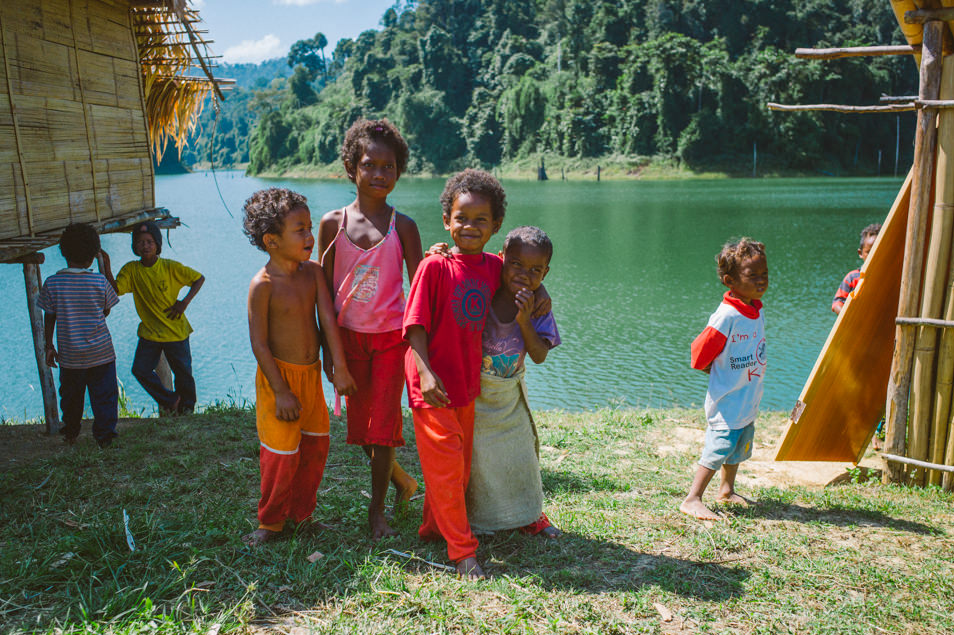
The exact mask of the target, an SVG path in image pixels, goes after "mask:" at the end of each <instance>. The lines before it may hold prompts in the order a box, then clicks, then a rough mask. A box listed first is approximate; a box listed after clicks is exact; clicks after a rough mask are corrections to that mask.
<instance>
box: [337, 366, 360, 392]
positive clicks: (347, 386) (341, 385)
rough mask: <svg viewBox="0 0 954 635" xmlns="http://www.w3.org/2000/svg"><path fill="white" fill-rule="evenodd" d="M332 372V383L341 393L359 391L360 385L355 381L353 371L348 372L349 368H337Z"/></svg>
mask: <svg viewBox="0 0 954 635" xmlns="http://www.w3.org/2000/svg"><path fill="white" fill-rule="evenodd" d="M331 374H332V376H331V383H332V384H333V385H334V387H335V390H336V391H338V394H339V395H342V396H347V395H353V394H354V393H356V392H357V391H358V387H357V385H355V383H354V378H353V377H352V376H351V373H349V372H348V369H347V368H335V369H333V370H332V373H331Z"/></svg>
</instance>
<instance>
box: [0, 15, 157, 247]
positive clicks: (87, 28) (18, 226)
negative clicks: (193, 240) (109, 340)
mask: <svg viewBox="0 0 954 635" xmlns="http://www.w3.org/2000/svg"><path fill="white" fill-rule="evenodd" d="M0 58H2V64H0V240H2V239H15V238H18V237H28V236H31V235H35V234H37V233H41V232H47V231H53V230H58V229H61V228H63V227H65V226H66V225H68V224H69V223H71V222H80V221H83V222H92V221H97V220H106V219H109V218H112V217H115V216H120V215H123V214H127V213H129V212H133V211H136V210H140V209H143V208H149V207H153V206H154V192H153V167H152V158H151V155H150V151H149V144H148V139H147V132H146V120H145V117H146V116H145V113H144V110H143V99H142V90H141V79H140V73H139V60H138V52H137V49H136V44H135V39H134V37H133V33H132V29H131V23H130V17H129V3H128V2H122V1H119V0H3V1H2V2H0ZM11 106H12V108H11ZM13 113H15V117H14V115H13Z"/></svg>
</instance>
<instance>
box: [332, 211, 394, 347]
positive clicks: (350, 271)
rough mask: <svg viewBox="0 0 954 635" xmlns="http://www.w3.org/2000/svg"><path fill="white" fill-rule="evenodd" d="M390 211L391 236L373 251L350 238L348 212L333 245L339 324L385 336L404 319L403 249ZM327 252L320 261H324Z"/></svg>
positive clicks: (387, 236) (383, 239)
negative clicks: (361, 246) (384, 334)
mask: <svg viewBox="0 0 954 635" xmlns="http://www.w3.org/2000/svg"><path fill="white" fill-rule="evenodd" d="M395 215H396V213H395V212H394V211H392V212H391V222H390V223H389V224H388V233H387V234H385V235H384V238H382V239H381V241H380V242H379V243H378V244H376V245H373V246H372V247H371V248H370V249H361V248H360V247H358V246H357V245H355V244H354V243H353V242H351V239H350V238H348V231H347V228H348V210H347V209H344V210H342V219H341V225H340V226H339V227H338V233H337V234H336V235H335V239H334V241H333V242H332V243H331V244H332V245H334V248H335V267H334V276H333V277H334V285H335V288H334V292H335V310H336V311H337V312H338V324H339V325H341V326H343V327H345V328H347V329H351V330H352V331H358V332H360V333H386V332H387V331H393V330H396V329H400V328H401V323H402V321H403V320H404V268H403V264H404V249H403V248H402V246H401V237H400V236H398V233H397V229H395V227H394V218H395ZM327 253H328V252H327V251H325V253H324V254H322V256H321V258H322V260H324V258H325V255H326V254H327Z"/></svg>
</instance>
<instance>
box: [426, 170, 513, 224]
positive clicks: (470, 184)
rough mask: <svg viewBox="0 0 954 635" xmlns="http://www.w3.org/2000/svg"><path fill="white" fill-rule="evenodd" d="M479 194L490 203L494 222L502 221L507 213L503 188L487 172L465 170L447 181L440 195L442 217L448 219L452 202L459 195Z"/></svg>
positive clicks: (452, 205)
mask: <svg viewBox="0 0 954 635" xmlns="http://www.w3.org/2000/svg"><path fill="white" fill-rule="evenodd" d="M468 193H469V194H479V195H480V196H483V197H484V198H486V199H487V200H488V201H489V202H490V210H491V212H493V215H494V220H498V221H502V220H503V218H504V214H506V213H507V194H506V192H504V189H503V186H502V185H500V181H498V180H497V179H496V178H494V176H493V175H492V174H490V173H489V172H484V171H483V170H474V169H473V168H467V169H466V170H464V171H463V172H458V173H457V174H455V175H454V176H452V177H450V178H449V179H447V184H446V185H444V192H443V193H442V194H441V208H442V209H443V210H444V216H445V217H448V218H449V217H450V213H451V208H452V207H454V201H456V200H457V197H458V196H460V195H461V194H468Z"/></svg>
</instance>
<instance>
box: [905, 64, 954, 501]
mask: <svg viewBox="0 0 954 635" xmlns="http://www.w3.org/2000/svg"><path fill="white" fill-rule="evenodd" d="M940 91H941V97H942V98H949V97H950V95H952V94H954V60H952V59H951V58H948V59H947V60H946V61H945V62H944V64H943V70H942V72H941V88H940ZM951 116H952V113H949V112H948V111H944V112H942V113H940V114H939V115H938V126H937V127H938V132H937V136H938V140H937V148H938V150H937V159H936V161H937V169H936V173H935V180H934V182H935V194H934V198H935V201H936V203H935V205H934V213H933V214H932V218H931V235H930V240H929V242H928V253H927V258H926V260H925V263H924V291H923V294H922V296H921V311H920V316H921V317H922V318H928V319H939V318H940V317H941V314H942V312H943V310H944V295H945V293H944V292H945V283H946V282H947V270H948V263H949V262H950V259H951V232H952V231H954V205H952V203H954V188H952V185H954V184H951V182H950V178H951V177H952V176H954V174H952V169H954V165H952V163H951V159H954V154H948V152H952V151H954V120H952V119H951ZM915 333H916V335H915V346H914V364H913V367H912V371H911V397H910V417H909V427H908V439H907V455H908V457H910V458H912V459H917V460H919V461H926V460H929V456H928V455H929V453H930V452H931V448H932V446H935V447H936V443H932V442H931V441H932V438H933V437H934V436H935V434H936V432H935V431H937V430H939V431H940V432H941V433H942V435H943V438H942V439H941V440H940V447H941V452H940V456H938V457H935V459H934V462H935V463H939V462H940V461H942V460H943V459H944V450H943V447H944V441H945V440H946V438H947V437H946V434H944V433H945V432H946V429H947V412H946V406H945V404H944V403H943V402H942V403H940V404H938V405H939V406H941V407H942V408H944V409H945V412H943V413H942V412H938V413H937V414H938V415H939V416H941V417H942V423H941V425H940V426H935V425H933V423H932V422H933V421H934V419H935V418H934V417H932V407H933V405H934V404H935V402H936V401H937V400H936V394H935V391H934V388H935V386H936V384H935V374H934V365H935V361H936V359H937V356H938V355H937V353H938V350H937V344H938V337H939V335H940V333H938V330H937V329H936V328H932V327H930V326H927V325H922V326H918V327H917V328H916V330H915ZM932 428H933V429H934V431H932ZM932 474H933V476H934V478H936V480H937V483H938V484H939V483H940V481H941V474H940V473H939V472H933V473H932ZM915 481H916V482H917V483H918V484H923V483H924V479H923V472H918V476H917V478H916V479H915Z"/></svg>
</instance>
